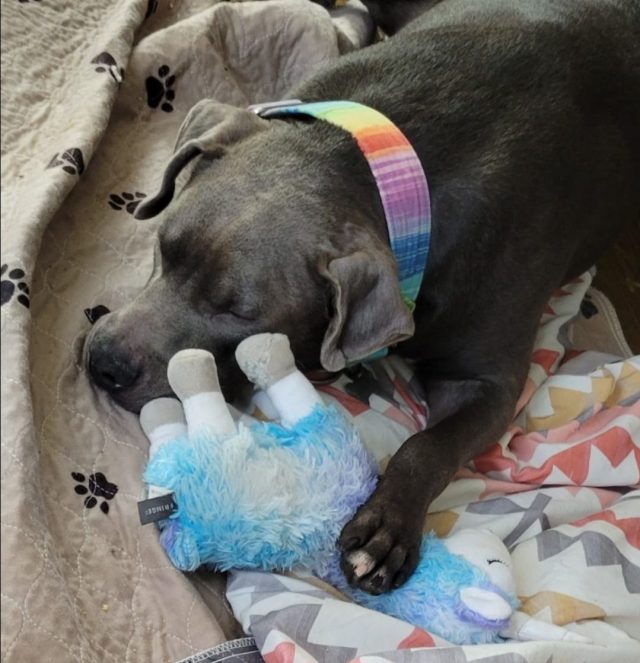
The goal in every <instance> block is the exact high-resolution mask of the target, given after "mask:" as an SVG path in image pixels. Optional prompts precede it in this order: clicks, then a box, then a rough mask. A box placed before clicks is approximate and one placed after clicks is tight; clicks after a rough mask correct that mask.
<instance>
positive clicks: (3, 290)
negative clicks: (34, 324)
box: [0, 264, 30, 308]
mask: <svg viewBox="0 0 640 663" xmlns="http://www.w3.org/2000/svg"><path fill="white" fill-rule="evenodd" d="M8 269H9V265H7V264H4V265H2V268H0V270H1V271H0V274H1V275H2V277H3V278H2V281H0V306H4V305H5V304H6V303H7V302H9V301H11V298H12V297H13V296H14V295H15V294H16V289H17V291H18V293H19V294H18V296H17V298H16V299H17V300H18V301H19V302H20V303H21V304H22V305H23V306H26V307H27V308H29V306H30V302H29V286H28V285H27V284H26V283H25V282H24V281H23V280H22V279H23V278H24V269H20V267H15V268H14V269H12V270H11V271H10V272H9V273H8V274H7V278H4V276H5V272H6V271H7V270H8Z"/></svg>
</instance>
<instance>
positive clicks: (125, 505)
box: [1, 0, 372, 663]
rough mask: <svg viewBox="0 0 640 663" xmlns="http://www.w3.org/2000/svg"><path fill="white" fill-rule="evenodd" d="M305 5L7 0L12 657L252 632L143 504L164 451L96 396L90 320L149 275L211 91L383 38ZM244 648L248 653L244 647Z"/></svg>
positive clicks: (260, 95)
mask: <svg viewBox="0 0 640 663" xmlns="http://www.w3.org/2000/svg"><path fill="white" fill-rule="evenodd" d="M371 36H372V25H371V22H370V20H369V18H368V15H367V14H366V12H364V11H363V10H362V8H361V7H360V8H357V7H347V8H344V9H342V10H340V11H338V12H336V13H335V14H334V15H333V16H330V15H329V14H328V13H327V12H326V11H325V10H324V9H323V8H322V7H320V6H318V5H313V4H310V3H308V2H306V0H270V1H269V2H247V3H239V2H223V3H219V2H217V1H216V0H112V1H105V0H100V1H98V0H31V1H28V0H21V1H18V0H2V109H1V110H2V261H1V265H2V268H1V271H2V276H1V295H2V298H1V303H2V309H1V310H2V516H1V525H2V530H1V535H2V536H1V538H2V606H1V607H2V660H3V661H7V663H13V662H16V663H30V662H31V661H35V660H39V659H40V658H43V659H45V660H47V661H49V662H51V663H70V662H71V661H79V662H82V663H91V662H94V661H95V662H100V663H112V662H113V663H141V662H144V661H151V662H153V663H159V662H174V661H177V660H180V659H184V658H185V657H190V656H193V655H197V654H199V652H201V651H203V650H205V649H209V648H211V647H216V646H219V647H220V649H219V652H218V655H219V656H226V653H225V652H227V651H228V649H229V647H228V646H227V645H224V644H222V643H224V642H225V641H226V640H227V639H229V638H232V637H235V636H237V635H241V634H242V631H241V629H240V628H239V627H238V625H237V624H236V622H235V620H234V619H233V615H232V614H231V612H230V610H229V608H228V605H227V603H226V600H225V597H224V579H223V578H220V577H219V576H218V575H216V574H213V573H207V572H202V573H198V574H194V575H192V576H189V577H187V576H184V575H183V574H181V573H179V572H178V571H176V570H175V569H174V568H172V567H171V565H170V564H169V562H168V560H167V559H166V557H165V556H164V553H163V552H162V550H161V548H160V546H159V544H158V541H157V536H156V532H155V531H154V529H153V527H140V523H139V520H138V514H137V506H136V505H137V501H138V499H140V498H141V497H142V496H143V495H144V486H143V483H142V471H143V469H144V465H145V462H146V458H147V453H148V450H147V449H148V444H147V441H146V439H145V437H144V435H143V433H142V431H141V430H140V427H139V425H138V419H137V417H136V416H134V415H132V414H130V413H127V412H124V411H123V410H121V409H120V408H118V407H117V406H115V405H114V404H113V403H111V402H110V401H109V399H108V398H107V397H106V396H105V395H104V394H102V393H100V392H99V391H97V390H95V389H94V388H93V386H92V385H91V383H90V382H89V380H88V378H87V375H86V373H85V370H84V367H83V366H82V362H81V359H80V356H81V348H82V344H83V340H84V336H85V334H86V332H87V330H88V329H89V328H90V325H89V323H88V321H87V319H86V318H85V315H84V313H83V310H84V309H87V308H92V307H95V306H97V305H99V304H102V305H106V306H108V307H109V308H112V309H115V308H118V307H119V306H121V305H122V304H123V303H124V302H126V301H127V300H128V299H129V298H130V297H131V296H132V295H133V294H134V293H135V292H136V290H138V289H139V288H140V287H141V286H142V285H143V284H144V283H145V282H146V281H147V279H148V278H149V275H150V273H151V270H152V255H153V241H154V235H155V230H156V227H157V222H155V221H152V222H148V223H139V222H136V221H135V219H134V218H133V216H132V213H133V212H134V210H135V208H136V206H137V205H138V204H139V201H140V200H141V199H142V198H144V196H145V193H146V194H149V193H151V192H153V191H154V190H155V189H156V187H157V186H158V183H159V179H160V176H161V173H162V170H163V168H164V165H165V163H166V161H167V160H168V156H169V155H170V153H171V150H172V148H173V143H174V141H175V137H176V134H177V132H178V127H179V126H180V123H181V122H182V120H183V119H184V117H185V115H186V114H187V112H188V111H189V109H190V108H191V106H193V104H195V103H196V102H197V101H199V100H200V99H202V98H203V97H213V98H216V99H218V100H219V101H223V102H227V103H230V104H234V105H237V106H247V105H249V104H251V103H257V102H259V101H265V100H269V99H278V98H281V97H282V96H283V95H285V94H286V92H287V90H288V89H289V88H290V87H292V86H293V85H295V84H296V83H298V82H299V81H300V79H301V78H303V77H305V76H307V75H308V74H309V73H311V72H312V71H313V70H315V69H316V68H317V67H319V66H320V65H321V64H322V63H323V62H324V61H326V60H327V59H331V58H335V57H338V56H339V55H340V53H342V52H344V51H347V50H350V49H354V48H356V47H359V46H362V45H364V44H365V43H367V42H368V41H369V40H370V39H371ZM234 651H236V652H237V651H240V650H238V649H237V648H236V649H234Z"/></svg>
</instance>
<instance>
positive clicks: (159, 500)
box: [138, 493, 178, 525]
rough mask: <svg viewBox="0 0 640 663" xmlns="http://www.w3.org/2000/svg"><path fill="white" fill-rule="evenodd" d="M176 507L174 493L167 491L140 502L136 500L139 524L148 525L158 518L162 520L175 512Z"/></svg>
mask: <svg viewBox="0 0 640 663" xmlns="http://www.w3.org/2000/svg"><path fill="white" fill-rule="evenodd" d="M177 508H178V505H177V504H176V499H175V494H174V493H167V494H166V495H160V496H159V497H153V498H151V499H149V500H142V502H138V515H139V516H140V524H141V525H148V524H149V523H155V522H157V521H158V520H164V519H165V518H168V517H169V516H170V515H171V514H172V513H175V512H176V510H177Z"/></svg>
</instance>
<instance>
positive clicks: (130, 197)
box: [108, 191, 147, 214]
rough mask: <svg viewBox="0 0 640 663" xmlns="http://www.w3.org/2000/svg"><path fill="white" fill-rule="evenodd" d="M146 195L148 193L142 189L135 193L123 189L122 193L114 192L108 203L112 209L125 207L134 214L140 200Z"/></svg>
mask: <svg viewBox="0 0 640 663" xmlns="http://www.w3.org/2000/svg"><path fill="white" fill-rule="evenodd" d="M146 197H147V194H146V193H142V192H140V191H136V192H135V193H128V192H126V191H123V192H122V193H121V194H120V195H118V194H117V193H112V194H111V195H110V196H109V200H108V203H109V207H111V209H115V210H121V209H125V210H126V211H127V212H128V213H129V214H133V213H134V212H135V211H136V207H138V205H139V204H140V202H141V201H142V200H143V199H144V198H146Z"/></svg>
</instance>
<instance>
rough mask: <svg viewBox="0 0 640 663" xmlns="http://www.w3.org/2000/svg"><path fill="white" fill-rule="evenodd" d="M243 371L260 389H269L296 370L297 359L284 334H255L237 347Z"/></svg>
mask: <svg viewBox="0 0 640 663" xmlns="http://www.w3.org/2000/svg"><path fill="white" fill-rule="evenodd" d="M236 361H237V362H238V366H240V368H241V369H242V372H243V373H244V374H245V375H246V376H247V377H248V378H249V380H250V381H251V382H253V383H254V384H255V385H257V386H258V387H259V388H260V389H268V388H269V387H270V386H271V385H272V384H275V383H276V382H278V381H279V380H281V379H282V378H284V377H286V376H287V375H289V374H291V373H293V372H294V371H295V370H296V364H295V360H294V358H293V353H292V352H291V346H290V345H289V339H288V338H287V337H286V336H285V335H284V334H255V335H254V336H249V338H246V339H245V340H244V341H242V343H240V345H238V347H237V349H236Z"/></svg>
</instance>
